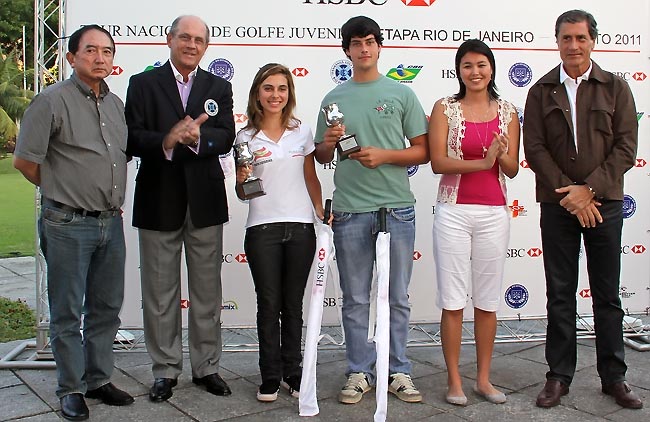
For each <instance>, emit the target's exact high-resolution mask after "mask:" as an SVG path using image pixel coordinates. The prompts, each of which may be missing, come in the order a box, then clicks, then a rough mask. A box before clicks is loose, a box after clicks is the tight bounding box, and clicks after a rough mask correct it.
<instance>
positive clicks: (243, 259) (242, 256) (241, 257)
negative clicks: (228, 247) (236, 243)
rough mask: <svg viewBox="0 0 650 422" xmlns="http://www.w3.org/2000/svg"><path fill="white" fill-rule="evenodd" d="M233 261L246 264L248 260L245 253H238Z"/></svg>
mask: <svg viewBox="0 0 650 422" xmlns="http://www.w3.org/2000/svg"><path fill="white" fill-rule="evenodd" d="M235 261H237V262H239V263H240V264H247V263H248V260H247V259H246V254H245V253H238V254H237V255H236V256H235Z"/></svg>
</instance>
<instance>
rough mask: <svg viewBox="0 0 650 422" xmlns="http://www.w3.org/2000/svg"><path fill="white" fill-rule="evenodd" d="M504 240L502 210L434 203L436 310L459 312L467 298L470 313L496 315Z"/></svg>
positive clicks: (505, 225) (507, 221)
mask: <svg viewBox="0 0 650 422" xmlns="http://www.w3.org/2000/svg"><path fill="white" fill-rule="evenodd" d="M509 238H510V217H509V216H508V211H507V207H506V206H505V205H500V206H489V205H471V204H456V205H452V204H444V203H438V204H436V214H435V217H434V220H433V256H434V260H435V266H436V279H437V284H438V296H437V301H436V303H437V305H438V307H439V308H440V309H446V310H452V311H453V310H458V309H463V308H465V306H466V305H467V302H468V301H469V299H470V297H471V299H472V303H473V305H474V307H475V308H479V309H481V310H483V311H486V312H496V311H497V309H498V308H499V303H500V301H501V300H500V299H501V283H502V280H503V268H504V264H505V260H506V250H507V248H508V240H509ZM470 283H471V284H470ZM470 287H471V290H470Z"/></svg>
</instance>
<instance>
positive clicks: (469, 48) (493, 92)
mask: <svg viewBox="0 0 650 422" xmlns="http://www.w3.org/2000/svg"><path fill="white" fill-rule="evenodd" d="M467 53H477V54H482V55H484V56H485V57H487V59H488V61H489V62H490V67H491V68H492V77H491V78H490V82H489V83H488V86H487V90H488V94H489V95H490V98H491V99H493V100H496V99H497V98H499V94H498V93H497V85H496V83H495V82H494V75H495V73H496V64H495V62H494V54H493V53H492V50H490V47H488V46H487V44H485V43H484V42H483V41H481V40H478V39H476V38H474V39H471V40H467V41H465V42H464V43H462V44H461V45H460V47H458V50H457V51H456V78H458V85H459V89H458V93H457V94H456V95H454V98H455V99H456V100H460V99H463V98H465V93H466V91H467V87H466V86H465V84H464V83H463V80H462V78H461V77H460V61H461V60H462V59H463V57H464V56H465V54H467Z"/></svg>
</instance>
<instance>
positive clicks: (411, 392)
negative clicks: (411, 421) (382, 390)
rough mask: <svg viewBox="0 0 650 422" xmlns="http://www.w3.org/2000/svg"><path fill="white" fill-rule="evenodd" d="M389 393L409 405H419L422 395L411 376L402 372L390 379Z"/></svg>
mask: <svg viewBox="0 0 650 422" xmlns="http://www.w3.org/2000/svg"><path fill="white" fill-rule="evenodd" d="M388 392H389V393H393V394H395V395H396V396H397V398H398V399H400V400H402V401H405V402H407V403H419V402H421V401H422V394H420V392H419V391H418V389H417V388H415V385H414V384H413V380H412V379H411V376H410V375H408V374H402V373H400V372H398V373H395V374H392V375H391V376H389V377H388Z"/></svg>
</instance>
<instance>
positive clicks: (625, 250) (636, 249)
mask: <svg viewBox="0 0 650 422" xmlns="http://www.w3.org/2000/svg"><path fill="white" fill-rule="evenodd" d="M645 251H646V247H645V246H643V245H634V246H630V245H623V246H621V253H622V254H623V255H627V254H629V253H630V252H632V253H633V254H637V255H639V254H642V253H644V252H645Z"/></svg>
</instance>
